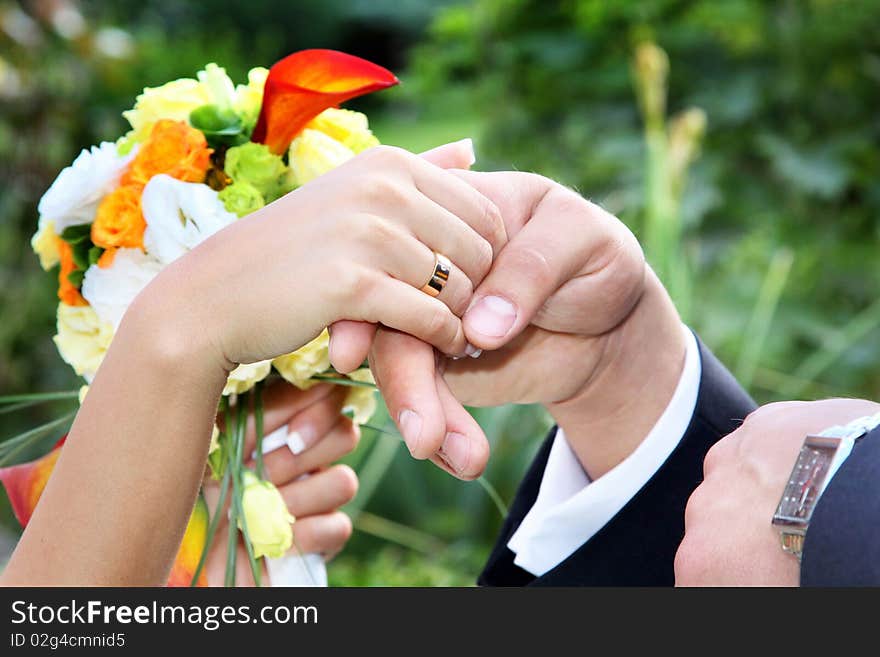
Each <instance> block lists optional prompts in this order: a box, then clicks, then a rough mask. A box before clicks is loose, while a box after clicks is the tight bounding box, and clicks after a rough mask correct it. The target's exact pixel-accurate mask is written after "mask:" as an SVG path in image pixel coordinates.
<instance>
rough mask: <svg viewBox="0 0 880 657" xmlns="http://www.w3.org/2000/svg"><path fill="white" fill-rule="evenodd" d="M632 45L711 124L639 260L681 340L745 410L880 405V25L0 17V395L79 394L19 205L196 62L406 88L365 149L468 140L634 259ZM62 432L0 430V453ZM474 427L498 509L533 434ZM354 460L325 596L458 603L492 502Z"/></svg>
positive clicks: (770, 10) (389, 96) (658, 0)
mask: <svg viewBox="0 0 880 657" xmlns="http://www.w3.org/2000/svg"><path fill="white" fill-rule="evenodd" d="M59 7H60V8H63V9H65V10H72V11H74V12H77V13H78V15H79V16H81V17H82V19H83V20H82V23H78V22H77V21H76V20H75V19H74V18H70V16H71V15H72V14H71V13H69V11H68V13H67V14H63V12H62V14H63V15H66V16H67V18H66V19H64V18H63V15H62V17H61V18H59ZM65 21H66V22H65ZM71 21H72V22H71ZM644 42H653V43H656V44H658V45H659V46H660V47H662V48H663V50H665V51H666V53H667V54H668V57H669V62H670V70H669V76H668V102H667V106H668V112H669V114H670V115H676V114H678V113H679V112H680V111H682V110H684V109H686V108H690V107H698V108H701V109H702V110H703V111H704V112H705V115H706V118H707V127H706V132H705V137H704V139H703V141H702V144H701V155H700V157H699V158H698V159H697V160H696V161H695V163H694V164H693V166H692V167H691V168H690V170H689V175H688V180H687V184H686V187H685V188H684V194H683V196H682V199H681V203H680V204H678V203H676V204H675V216H674V220H675V222H676V225H678V226H680V231H681V233H680V236H679V237H678V238H677V239H676V241H675V242H674V243H673V244H667V245H665V246H664V252H663V253H660V252H657V251H656V250H653V251H652V250H651V249H649V250H648V253H647V255H648V258H649V261H650V262H652V263H653V264H655V265H658V267H659V268H660V269H661V270H662V271H665V270H664V269H663V266H662V263H664V262H668V261H676V262H680V263H682V265H683V269H682V271H683V272H684V284H683V285H681V286H677V287H676V296H677V301H678V302H679V303H680V307H681V308H682V310H683V313H684V314H685V316H686V319H687V321H688V323H689V324H690V325H692V326H693V327H694V328H696V329H697V330H698V332H699V333H700V335H701V336H702V337H703V339H704V340H705V341H706V342H707V343H708V344H709V345H710V347H712V348H713V349H714V350H715V351H716V352H717V353H718V355H719V356H720V357H721V358H722V360H724V361H725V362H726V363H727V364H728V365H730V366H731V367H732V368H733V369H734V370H735V371H736V372H737V374H738V375H739V376H740V377H741V380H743V381H744V382H746V383H747V384H748V386H749V388H750V390H751V392H752V393H753V394H754V396H755V397H756V398H757V399H758V400H759V401H762V402H764V401H769V400H773V399H781V398H792V397H805V398H814V397H824V396H832V395H836V396H863V397H874V398H877V397H880V394H878V391H880V366H878V365H880V328H878V326H880V294H878V293H880V268H878V267H877V266H876V265H875V262H876V260H877V255H876V252H877V238H878V226H880V222H878V220H880V148H878V144H880V112H878V108H880V102H878V101H880V2H878V1H877V0H800V1H796V0H787V1H786V0H783V1H780V2H773V3H770V2H763V1H760V0H726V1H725V2H711V1H703V2H700V1H683V0H644V1H639V2H627V1H619V2H603V1H601V0H580V1H575V0H567V1H565V0H560V1H544V0H541V1H539V0H475V1H473V2H431V1H430V0H396V1H393V2H392V1H386V0H373V1H370V0H352V1H348V2H346V1H343V0H323V1H317V0H303V1H297V2H285V3H279V2H272V1H268V0H250V2H248V3H246V9H243V8H242V5H241V3H238V2H233V1H232V0H214V1H213V2H211V3H202V2H197V1H195V0H188V1H181V0H141V1H139V2H136V3H135V2H127V1H123V2H113V3H107V2H99V1H97V0H93V1H85V0H83V1H81V2H74V1H73V0H65V1H63V2H61V1H59V2H38V1H34V2H22V3H16V2H9V1H8V0H0V290H2V292H0V315H2V317H3V321H2V322H0V394H10V393H13V392H19V391H46V390H56V389H71V388H74V387H76V386H77V385H78V382H77V381H75V380H74V377H73V375H72V373H71V372H69V371H68V369H67V368H66V367H65V366H64V364H63V363H62V362H61V361H60V359H59V358H58V357H57V354H56V353H55V349H54V346H53V345H52V342H51V336H52V334H53V333H54V307H55V298H54V291H55V285H54V281H53V280H52V276H49V275H47V274H45V273H44V272H42V271H41V270H40V269H39V266H38V265H37V262H36V259H35V258H34V256H33V255H32V253H31V252H30V249H29V245H28V240H29V237H30V235H31V233H32V232H33V229H34V226H35V223H36V211H35V207H36V202H37V200H38V199H39V197H40V195H41V194H42V193H43V191H45V189H46V188H47V187H48V185H49V183H50V182H51V181H52V179H53V178H54V176H55V175H56V174H57V172H58V171H59V170H60V169H61V168H62V167H64V166H66V165H67V164H68V163H69V162H70V161H71V160H72V159H73V157H75V155H76V153H77V152H78V151H79V150H80V149H81V148H83V147H86V146H88V145H90V144H93V143H96V142H98V141H99V140H101V139H114V138H115V137H116V136H117V135H119V134H120V133H121V132H122V130H123V128H124V126H123V122H122V119H121V116H120V112H121V111H122V110H123V109H126V108H127V107H130V106H131V104H132V103H133V100H134V96H135V95H136V94H137V93H138V92H139V91H140V89H141V88H142V87H143V86H147V85H155V84H160V83H162V82H164V81H167V80H170V79H173V78H176V77H181V76H190V75H193V73H194V72H195V71H197V70H199V69H200V68H201V67H202V66H203V65H204V64H205V63H207V62H209V61H216V62H218V63H219V64H221V65H223V66H226V67H227V69H228V70H229V71H230V73H231V74H232V75H233V76H234V78H236V79H242V78H243V77H244V73H245V71H246V70H247V69H248V68H249V67H250V66H252V65H257V64H262V65H268V64H271V62H273V61H275V60H276V59H278V58H279V57H281V56H283V55H285V54H287V53H289V52H291V51H293V50H298V49H301V48H306V47H333V48H340V49H344V50H347V51H349V52H352V53H355V54H358V55H362V56H365V57H368V58H370V59H373V60H375V61H377V62H379V63H381V64H384V65H386V66H389V67H391V68H392V69H393V70H395V71H396V72H398V73H399V74H400V77H401V78H402V80H403V84H402V85H401V87H399V88H397V89H394V90H392V91H389V92H386V93H383V94H379V95H376V96H371V97H369V98H367V99H363V100H362V101H360V102H359V103H357V104H356V105H357V106H358V107H359V108H361V109H365V110H366V111H368V112H369V113H370V117H371V121H372V123H373V125H374V127H375V129H376V132H377V134H378V135H379V137H380V139H382V141H384V142H386V143H393V144H398V145H401V146H405V147H408V148H411V149H413V150H420V149H423V148H428V147H430V146H433V145H436V144H437V143H440V142H442V141H445V140H449V139H456V138H461V137H465V136H474V137H475V139H476V145H477V151H478V158H479V159H478V166H479V167H480V168H489V169H502V168H505V169H506V168H518V169H522V170H533V171H538V172H541V173H543V174H545V175H548V176H550V177H553V178H556V179H558V180H560V181H562V182H564V183H566V184H568V185H571V186H573V187H575V188H577V189H578V190H579V191H580V192H581V193H583V194H584V195H586V196H588V197H589V198H592V199H593V200H595V201H597V202H599V203H601V204H603V205H604V206H605V207H606V208H607V209H609V210H610V211H612V212H614V213H616V214H617V215H618V216H620V217H621V218H622V219H623V220H624V221H626V222H627V223H628V224H629V225H630V226H631V227H632V228H633V230H634V231H635V232H636V233H637V235H639V236H640V237H642V238H645V237H646V235H647V234H648V233H650V230H651V222H652V221H656V218H655V215H656V213H655V212H652V209H655V205H656V203H657V202H658V200H657V197H656V195H655V194H653V193H652V191H651V190H652V189H654V187H652V184H651V183H652V180H655V178H652V177H656V176H658V175H659V176H660V177H661V178H662V173H663V171H664V167H665V166H668V162H667V161H666V160H664V159H663V158H662V157H661V158H658V157H657V155H656V153H655V154H652V153H651V152H649V151H647V150H646V147H645V143H646V141H645V133H644V127H643V125H644V121H643V118H644V117H643V116H642V115H641V114H640V111H639V105H638V103H637V102H636V92H635V86H634V68H633V53H634V52H635V50H636V49H637V47H638V46H639V44H642V43H644ZM665 126H666V124H665V123H664V127H663V129H665ZM655 182H656V180H655ZM57 410H58V409H57V408H56V409H53V408H46V409H40V410H39V411H34V412H33V413H22V414H19V415H16V416H13V415H0V425H2V431H0V437H2V436H7V435H12V434H13V433H15V432H16V431H18V430H21V429H22V428H24V427H27V426H32V425H34V424H35V423H37V422H39V421H41V420H45V419H46V418H48V417H51V415H52V413H53V412H54V411H57ZM477 413H478V417H479V418H480V420H481V422H482V423H483V425H484V426H485V427H486V430H487V434H489V435H490V438H491V439H492V441H493V459H492V462H491V465H490V468H489V471H488V473H487V477H488V479H489V480H490V481H491V482H492V483H493V484H495V486H496V487H497V488H498V489H499V492H500V493H501V496H502V497H503V498H504V499H505V500H508V501H509V500H510V499H511V497H512V495H513V492H514V490H515V487H516V484H517V481H518V479H519V477H520V476H521V474H522V472H523V470H524V468H525V467H526V464H527V463H528V461H529V458H530V456H531V455H532V454H533V452H534V450H535V448H536V446H537V443H538V441H539V440H540V438H541V436H542V434H543V431H544V429H545V428H546V426H547V419H546V417H545V416H544V415H543V413H542V412H541V411H540V409H536V408H530V407H510V408H504V409H500V410H493V411H477ZM385 419H386V418H383V417H382V416H381V415H380V417H377V418H376V419H375V420H374V424H378V425H382V424H383V422H384V421H385ZM364 435H365V437H364V440H363V444H362V446H361V447H360V448H359V449H358V451H357V452H356V453H355V454H354V455H352V457H351V458H350V460H351V462H352V463H353V464H354V465H355V466H356V467H357V468H358V470H359V471H360V474H361V478H362V487H361V492H360V493H359V496H358V498H357V499H356V500H355V502H354V503H353V506H352V508H351V509H350V511H351V512H352V514H353V516H354V517H355V519H356V527H357V529H358V530H359V531H357V532H356V534H355V537H354V539H353V540H352V542H351V544H350V546H349V548H348V549H347V550H346V552H345V553H343V555H342V556H340V557H339V558H338V559H337V561H336V562H335V563H334V565H333V566H331V569H330V576H331V581H332V582H333V583H336V584H349V585H373V584H388V585H447V584H468V583H472V582H473V581H474V578H475V575H476V573H477V572H478V570H479V567H480V565H481V562H482V560H483V559H484V558H485V556H486V555H487V551H488V547H489V545H490V544H491V540H492V537H493V535H494V533H495V532H496V531H497V529H498V527H499V525H500V517H499V515H498V513H497V511H495V507H494V505H493V504H492V502H491V501H490V500H489V499H488V497H487V496H486V495H485V493H484V492H483V490H482V489H481V488H479V486H478V485H477V484H462V483H460V482H456V481H453V480H451V479H450V478H449V477H447V476H445V475H443V474H442V473H440V472H438V471H436V469H434V468H433V467H432V466H430V465H428V464H424V463H414V462H412V461H411V459H409V458H408V457H407V456H406V455H405V454H404V452H405V450H403V449H401V448H400V447H399V443H398V441H397V440H396V439H394V438H389V437H382V436H380V435H378V434H374V432H371V431H365V432H364ZM4 513H5V516H3V518H4V524H5V526H6V527H7V528H9V529H10V531H12V528H13V527H14V523H13V522H12V520H11V518H10V516H9V513H8V510H6V511H4Z"/></svg>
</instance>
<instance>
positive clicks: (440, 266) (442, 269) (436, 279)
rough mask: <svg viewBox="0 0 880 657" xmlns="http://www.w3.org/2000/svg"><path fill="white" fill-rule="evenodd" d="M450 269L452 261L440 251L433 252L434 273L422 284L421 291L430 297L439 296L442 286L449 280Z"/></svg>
mask: <svg viewBox="0 0 880 657" xmlns="http://www.w3.org/2000/svg"><path fill="white" fill-rule="evenodd" d="M451 270H452V263H451V262H449V258H447V257H446V256H445V255H443V254H442V253H437V252H436V251H435V252H434V273H433V274H431V280H429V281H428V282H427V283H425V284H424V285H423V286H422V292H424V293H425V294H429V295H431V296H432V297H438V296H440V293H441V292H442V291H443V286H445V285H446V281H448V280H449V272H450V271H451Z"/></svg>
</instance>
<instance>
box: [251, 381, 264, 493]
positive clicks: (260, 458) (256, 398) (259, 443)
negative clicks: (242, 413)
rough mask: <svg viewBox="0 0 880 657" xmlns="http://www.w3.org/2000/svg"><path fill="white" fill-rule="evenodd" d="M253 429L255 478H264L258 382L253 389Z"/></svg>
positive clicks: (261, 412)
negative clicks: (254, 434) (254, 437)
mask: <svg viewBox="0 0 880 657" xmlns="http://www.w3.org/2000/svg"><path fill="white" fill-rule="evenodd" d="M254 429H255V431H256V434H257V446H256V448H255V452H256V454H257V456H256V463H257V476H258V477H259V478H260V479H265V478H266V468H265V466H264V465H263V382H262V381H258V382H257V385H256V386H255V387H254Z"/></svg>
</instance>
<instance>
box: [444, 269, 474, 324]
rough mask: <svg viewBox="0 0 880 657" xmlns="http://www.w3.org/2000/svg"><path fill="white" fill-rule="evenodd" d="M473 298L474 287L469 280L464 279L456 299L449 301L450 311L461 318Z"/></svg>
mask: <svg viewBox="0 0 880 657" xmlns="http://www.w3.org/2000/svg"><path fill="white" fill-rule="evenodd" d="M473 296H474V286H473V284H472V283H471V282H470V280H469V279H467V278H464V280H463V281H462V283H461V286H460V289H459V290H458V291H457V292H456V294H455V296H454V298H453V299H451V300H450V301H449V309H450V310H451V311H452V313H453V314H454V315H457V316H458V317H461V316H462V315H463V314H464V312H465V311H466V310H467V309H468V306H469V305H470V302H471V298H472V297H473Z"/></svg>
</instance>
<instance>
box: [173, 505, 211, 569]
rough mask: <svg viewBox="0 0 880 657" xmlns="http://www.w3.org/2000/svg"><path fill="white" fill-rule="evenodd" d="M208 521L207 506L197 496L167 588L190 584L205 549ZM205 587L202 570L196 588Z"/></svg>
mask: <svg viewBox="0 0 880 657" xmlns="http://www.w3.org/2000/svg"><path fill="white" fill-rule="evenodd" d="M208 520H209V518H208V505H207V504H205V500H204V498H202V497H201V496H199V499H197V500H196V506H195V508H193V512H192V515H191V516H190V517H189V522H188V523H187V525H186V533H185V534H184V535H183V542H182V543H181V544H180V549H178V550H177V557H176V558H175V559H174V566H173V567H172V568H171V575H170V576H169V577H168V584H167V586H189V585H190V583H191V582H192V578H193V575H194V574H195V572H196V568H197V567H198V565H199V559H201V557H202V550H204V549H205V539H206V538H207V536H208ZM207 585H208V577H207V575H205V570H204V569H202V572H201V574H200V575H199V579H198V581H197V582H196V586H207Z"/></svg>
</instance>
